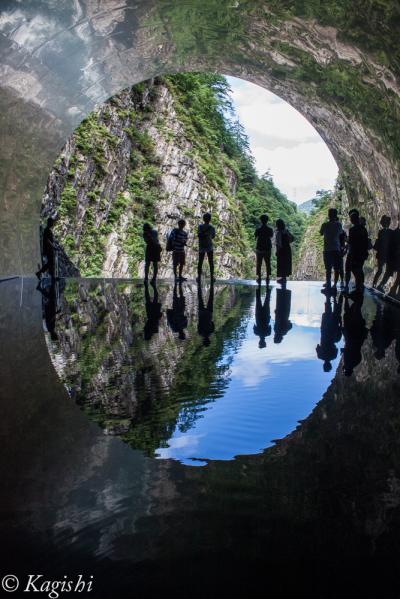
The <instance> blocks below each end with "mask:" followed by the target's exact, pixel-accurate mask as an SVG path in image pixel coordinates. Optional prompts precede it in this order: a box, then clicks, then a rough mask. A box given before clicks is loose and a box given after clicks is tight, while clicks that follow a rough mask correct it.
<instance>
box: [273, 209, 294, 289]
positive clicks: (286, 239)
mask: <svg viewBox="0 0 400 599" xmlns="http://www.w3.org/2000/svg"><path fill="white" fill-rule="evenodd" d="M293 239H294V238H293V235H292V234H291V233H290V231H289V230H288V229H287V228H286V225H285V223H284V221H283V220H282V219H281V218H278V220H277V221H276V237H275V243H276V273H277V282H278V283H282V284H283V285H284V284H285V283H286V278H287V277H289V276H290V275H291V274H292V248H291V247H290V244H291V243H292V242H293Z"/></svg>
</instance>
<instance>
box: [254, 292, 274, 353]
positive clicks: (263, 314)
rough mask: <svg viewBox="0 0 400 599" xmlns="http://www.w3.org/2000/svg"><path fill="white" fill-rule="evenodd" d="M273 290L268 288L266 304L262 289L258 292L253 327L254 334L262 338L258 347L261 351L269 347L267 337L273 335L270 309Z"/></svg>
mask: <svg viewBox="0 0 400 599" xmlns="http://www.w3.org/2000/svg"><path fill="white" fill-rule="evenodd" d="M270 299H271V290H270V289H269V288H267V291H266V294H265V298H264V302H262V301H261V287H260V286H258V287H257V290H256V314H255V316H256V318H255V320H256V322H255V325H254V327H253V331H254V334H255V335H257V337H259V338H260V341H259V342H258V347H259V348H260V349H261V348H263V347H266V346H267V342H266V341H265V338H266V337H269V336H270V335H271V331H272V329H271V309H270Z"/></svg>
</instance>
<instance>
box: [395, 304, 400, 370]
mask: <svg viewBox="0 0 400 599" xmlns="http://www.w3.org/2000/svg"><path fill="white" fill-rule="evenodd" d="M395 314H396V322H395V327H394V329H395V338H396V343H395V346H394V353H395V356H396V360H397V361H398V363H399V365H398V367H397V373H398V374H400V315H399V313H398V310H396V312H395Z"/></svg>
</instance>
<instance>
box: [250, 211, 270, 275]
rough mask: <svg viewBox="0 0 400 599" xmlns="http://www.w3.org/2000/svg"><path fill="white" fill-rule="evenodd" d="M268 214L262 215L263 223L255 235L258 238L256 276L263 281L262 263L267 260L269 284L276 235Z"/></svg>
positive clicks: (261, 220)
mask: <svg viewBox="0 0 400 599" xmlns="http://www.w3.org/2000/svg"><path fill="white" fill-rule="evenodd" d="M268 220H269V219H268V216H267V215H266V214H262V215H261V216H260V222H261V225H259V226H258V227H257V229H256V230H255V231H254V237H255V238H256V276H257V283H258V284H260V283H261V269H262V263H263V261H264V262H265V268H266V275H267V284H268V283H269V279H270V276H271V249H272V241H271V239H272V238H273V236H274V230H273V228H272V227H269V226H268Z"/></svg>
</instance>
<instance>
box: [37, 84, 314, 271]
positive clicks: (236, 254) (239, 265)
mask: <svg viewBox="0 0 400 599" xmlns="http://www.w3.org/2000/svg"><path fill="white" fill-rule="evenodd" d="M165 88H167V90H168V93H169V94H170V97H171V98H172V101H173V110H174V112H175V114H176V119H175V117H174V119H175V120H174V121H173V123H174V127H175V126H179V127H180V128H181V129H182V131H183V134H182V135H183V136H184V140H185V144H186V148H190V151H188V150H187V149H185V150H183V149H182V148H180V146H179V143H180V139H178V138H177V137H176V131H175V130H172V129H171V125H170V121H169V120H168V115H167V118H166V115H165V114H161V113H159V112H157V101H158V100H159V97H160V94H162V93H163V90H164V92H165ZM176 121H177V123H176ZM168 127H170V128H168ZM155 131H156V133H155ZM179 135H181V134H179ZM155 136H156V137H155ZM155 140H157V141H155ZM159 140H166V141H167V143H168V145H169V146H173V145H174V144H175V145H176V150H177V151H178V152H182V153H186V157H187V160H188V161H189V163H190V164H194V165H195V168H196V169H198V171H199V172H200V173H201V176H202V183H201V189H200V195H199V197H198V199H197V200H196V202H197V204H196V205H191V206H189V205H187V204H185V202H186V198H185V197H176V196H175V197H171V198H170V199H169V200H168V201H169V202H170V206H169V207H168V209H169V208H170V209H171V211H172V212H174V211H175V213H176V212H177V211H178V212H180V213H181V214H182V216H184V217H185V218H186V219H188V223H189V227H190V226H191V227H192V229H193V228H194V226H195V223H196V218H198V217H196V214H197V215H198V214H199V212H201V211H204V210H206V209H207V210H211V211H212V213H213V222H214V223H215V224H216V226H217V229H219V230H220V231H221V235H219V239H218V241H217V242H219V247H218V251H219V256H221V257H224V256H227V257H230V259H232V260H233V264H234V265H235V269H234V270H233V271H232V272H231V273H230V274H231V275H232V276H250V275H251V274H252V273H253V259H252V249H253V247H254V229H255V227H256V226H257V225H258V224H259V216H260V214H262V213H267V214H269V215H270V218H271V224H273V221H274V220H275V219H276V218H278V217H280V218H283V219H284V220H285V221H286V223H287V225H288V226H289V228H290V229H291V231H292V233H293V235H294V237H295V242H294V250H295V254H296V252H297V250H298V247H299V244H300V242H301V238H302V235H303V230H304V224H305V217H304V215H303V214H301V213H299V212H298V211H297V207H296V205H295V204H293V203H292V202H289V201H288V200H287V198H286V196H284V195H283V194H282V193H281V192H280V191H279V190H278V189H277V188H276V186H275V185H274V183H273V181H272V178H271V177H270V176H269V175H268V174H266V175H264V176H262V177H260V176H259V175H258V174H257V172H256V170H255V166H254V159H253V157H252V156H251V153H250V150H249V142H248V138H247V136H246V134H245V132H244V130H243V127H242V125H241V124H240V122H239V121H238V119H237V117H236V115H235V113H234V110H233V106H232V101H231V96H230V88H229V84H228V82H227V80H226V78H225V77H223V76H221V75H217V74H212V73H185V74H176V75H170V76H166V77H160V78H157V79H156V80H155V81H149V82H145V83H142V84H139V85H136V86H134V87H133V88H132V89H131V90H127V91H125V92H122V94H120V95H119V96H115V97H113V98H111V100H109V102H107V103H106V104H104V105H103V106H102V107H101V108H100V109H99V110H98V111H97V112H95V113H92V114H91V115H89V117H87V118H86V119H85V120H84V121H83V122H82V123H81V125H80V126H79V127H78V128H77V129H76V131H75V133H74V134H73V136H72V143H71V148H72V149H73V150H72V154H70V155H68V156H64V158H63V160H61V158H60V159H59V160H58V161H57V163H56V166H55V171H56V173H57V174H58V175H62V177H63V187H62V191H61V193H60V203H59V205H58V208H57V209H58V217H59V218H58V222H57V226H56V235H57V236H58V238H59V240H60V241H61V243H62V244H63V246H64V248H65V250H66V252H67V254H68V255H69V257H70V258H71V259H72V261H73V262H74V263H75V264H77V266H78V267H79V269H80V272H81V274H82V275H84V276H99V275H101V274H102V272H103V269H104V263H105V259H106V254H107V246H108V244H109V243H110V239H111V237H112V243H113V244H114V246H117V249H118V251H120V253H121V254H122V255H124V256H126V259H127V261H128V265H129V273H130V274H131V276H135V275H137V272H138V265H139V262H140V261H141V260H142V259H143V254H144V248H143V240H142V235H141V229H142V224H143V222H144V221H149V222H150V223H152V224H153V225H154V226H155V227H156V228H157V227H160V226H161V225H164V224H165V223H163V222H158V219H159V218H160V217H159V216H157V214H158V212H157V206H158V204H159V202H160V201H161V200H162V199H163V197H164V195H165V190H164V188H163V181H162V177H163V175H165V174H168V172H166V170H168V168H169V167H168V165H166V164H163V167H162V168H160V167H161V161H162V158H161V157H160V156H159V155H157V152H156V148H155V144H156V143H157V142H159ZM127 152H128V159H127V158H126V153H127ZM63 161H64V162H63ZM124 161H125V163H124ZM122 163H124V164H125V166H123V165H122ZM62 164H64V171H65V172H62V169H61V165H62ZM221 198H224V201H223V204H224V208H223V211H224V215H222V214H221V212H220V209H219V205H220V204H219V203H220V202H221ZM44 215H46V212H45V211H44ZM222 231H223V233H222ZM161 241H162V240H161ZM189 251H194V249H193V248H190V249H189Z"/></svg>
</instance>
